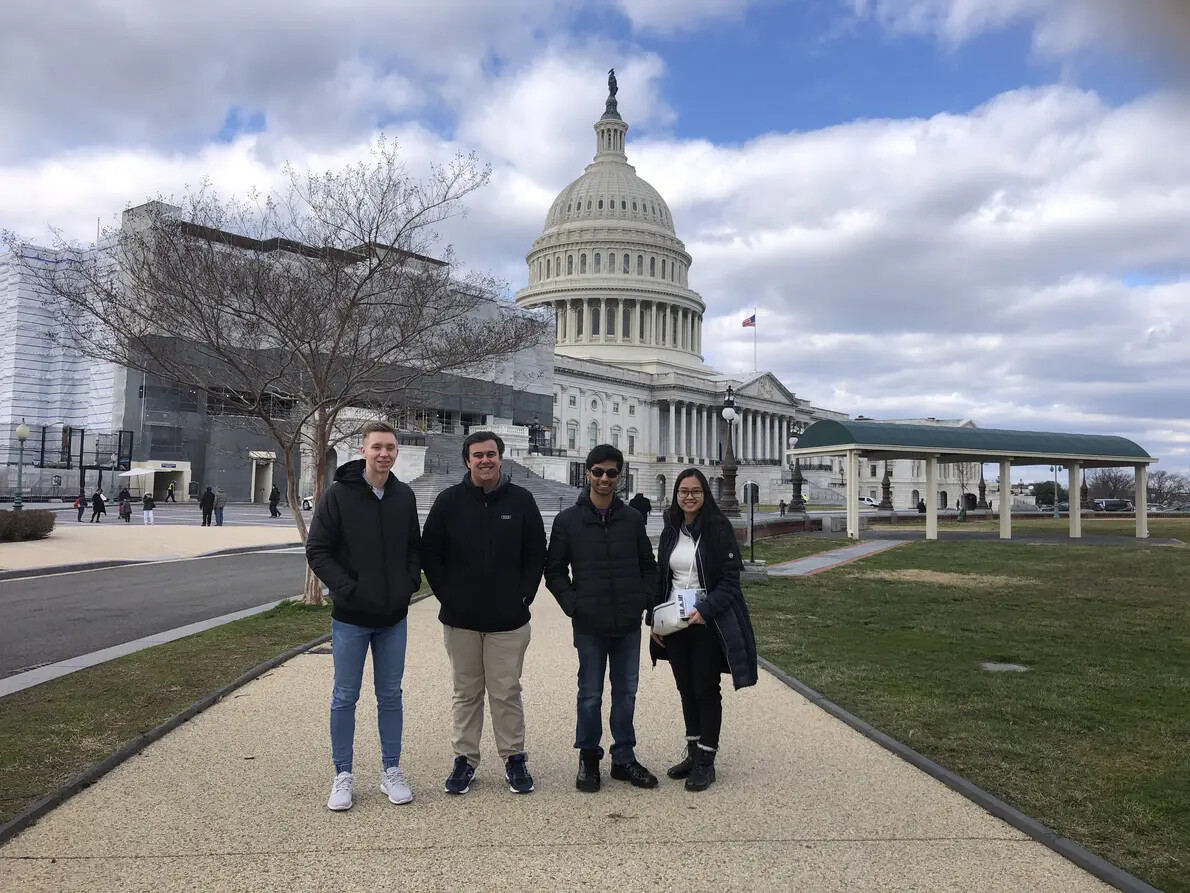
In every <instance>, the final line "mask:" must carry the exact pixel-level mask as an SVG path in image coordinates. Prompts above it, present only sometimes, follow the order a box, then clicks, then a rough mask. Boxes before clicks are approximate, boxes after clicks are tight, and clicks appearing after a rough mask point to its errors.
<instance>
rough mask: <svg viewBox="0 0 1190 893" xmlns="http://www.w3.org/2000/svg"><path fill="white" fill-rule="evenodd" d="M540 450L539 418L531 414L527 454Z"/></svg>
mask: <svg viewBox="0 0 1190 893" xmlns="http://www.w3.org/2000/svg"><path fill="white" fill-rule="evenodd" d="M540 452H541V420H540V418H538V417H537V416H533V424H532V425H530V426H529V455H532V454H533V453H540Z"/></svg>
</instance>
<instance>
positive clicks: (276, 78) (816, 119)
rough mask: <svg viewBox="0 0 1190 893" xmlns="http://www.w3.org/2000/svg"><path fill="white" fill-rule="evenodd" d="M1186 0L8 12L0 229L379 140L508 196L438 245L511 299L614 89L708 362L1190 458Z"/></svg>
mask: <svg viewBox="0 0 1190 893" xmlns="http://www.w3.org/2000/svg"><path fill="white" fill-rule="evenodd" d="M1185 59H1190V2H1187V0H1146V2H1145V3H1144V4H1139V3H1136V2H1130V0H753V2H749V0H502V2H500V3H495V2H490V0H437V2H435V3H432V4H426V3H422V2H416V0H338V2H336V3H330V2H328V0H285V2H282V0H250V2H245V0H207V2H206V3H204V4H191V5H190V8H186V5H184V4H180V3H160V2H154V0H61V2H57V3H53V4H33V3H31V2H20V3H15V4H13V3H7V4H0V95H2V96H3V97H4V101H3V102H2V103H0V229H2V228H9V229H13V230H16V231H18V232H21V233H24V234H26V235H29V236H31V237H34V238H44V237H46V233H48V231H49V229H50V228H51V227H56V228H59V229H60V230H62V231H63V232H64V233H66V234H67V235H68V236H71V237H74V238H78V239H80V240H84V241H87V240H90V239H93V237H94V235H93V234H94V231H95V224H96V218H97V217H100V218H102V219H103V221H104V222H105V223H111V222H113V220H114V219H115V215H117V214H118V212H119V211H120V210H121V209H123V208H124V207H126V206H127V205H129V204H137V203H139V202H141V201H143V200H144V199H145V198H147V197H151V196H154V195H157V194H166V195H169V194H177V193H180V192H182V191H183V190H184V189H185V187H186V186H187V185H189V184H194V183H196V182H198V181H199V180H200V179H201V178H202V177H204V176H210V177H211V179H212V180H213V181H214V183H215V184H216V185H217V186H218V187H219V188H220V189H221V190H222V191H225V192H238V193H243V192H245V191H246V190H248V189H249V188H250V187H252V186H254V185H256V186H261V187H265V188H267V187H268V186H269V184H270V183H273V182H276V181H277V180H278V175H279V169H280V168H281V166H282V165H283V164H284V163H285V162H286V161H290V162H293V163H294V164H295V165H297V166H298V167H300V168H306V167H313V168H316V169H323V168H326V167H328V166H331V167H337V166H340V165H341V164H343V163H345V162H347V161H350V160H355V159H360V158H364V157H366V155H367V151H368V147H369V145H370V144H371V141H372V140H373V139H374V138H375V136H376V135H377V133H378V132H381V131H383V132H384V133H386V134H387V135H389V136H391V137H393V138H396V139H397V140H398V142H399V143H400V145H401V146H402V149H403V152H404V154H405V157H406V159H407V161H408V164H409V167H410V169H411V170H412V171H413V172H418V171H421V170H424V169H425V166H426V165H427V164H429V163H430V162H431V161H433V160H436V159H442V158H446V157H448V156H450V155H451V154H452V153H454V152H456V151H458V150H465V151H471V150H474V151H475V152H477V153H478V154H479V156H480V158H481V159H482V160H483V161H485V162H487V163H490V164H491V166H492V170H493V176H492V182H491V185H490V186H489V187H488V188H487V189H485V190H484V191H483V192H482V193H480V194H479V195H477V196H476V197H475V200H474V201H473V202H472V203H471V213H470V214H469V215H468V217H467V218H466V219H465V220H461V221H458V222H457V223H455V224H454V225H452V226H450V227H448V228H447V230H446V232H445V235H446V236H447V237H448V239H449V241H450V242H452V243H453V244H454V246H455V249H456V252H457V253H458V255H459V257H460V258H461V259H462V260H464V261H465V262H466V264H467V265H468V266H469V267H474V268H478V269H482V270H486V271H491V272H494V273H496V274H497V275H499V276H501V277H503V278H504V279H506V280H507V281H508V283H509V286H510V289H512V290H514V289H516V288H519V287H521V286H522V285H524V283H525V279H526V269H525V263H524V256H525V253H526V252H527V251H528V249H529V247H530V245H531V244H532V241H533V239H534V237H535V236H536V235H537V234H538V233H539V231H540V229H541V226H542V223H543V219H544V216H545V212H546V210H547V209H548V207H549V205H550V203H551V201H552V199H553V197H554V195H555V194H556V193H557V192H558V191H560V190H561V189H562V188H563V187H564V186H565V185H566V184H567V183H568V182H569V181H570V180H571V179H573V178H574V177H576V176H578V175H579V174H580V173H581V172H582V168H583V166H584V165H585V164H586V163H587V162H588V161H589V160H590V156H591V155H592V153H593V152H594V137H593V134H592V130H591V124H592V123H593V122H594V121H595V119H596V118H597V117H598V116H599V114H600V113H601V112H602V108H603V99H604V97H605V95H606V86H605V84H606V72H607V69H608V68H610V67H612V66H615V68H616V70H617V76H618V79H619V83H620V92H619V100H620V111H621V113H622V114H623V115H624V117H625V119H626V120H627V121H628V122H629V123H630V124H631V128H632V129H631V130H630V132H629V141H630V142H629V147H628V154H629V160H630V161H631V162H632V163H633V164H635V165H636V167H637V171H638V173H639V174H640V175H641V176H643V177H644V178H645V179H647V180H649V181H651V182H652V183H653V184H654V185H655V186H656V187H657V188H658V189H659V190H660V191H661V193H662V194H663V195H664V196H665V197H666V198H667V200H668V202H669V205H670V207H671V209H672V211H673V215H674V220H675V223H676V225H677V228H678V234H679V236H681V237H682V238H683V239H684V240H685V242H686V246H687V248H688V249H689V251H690V253H691V254H692V255H693V257H694V266H693V267H692V269H691V274H690V279H691V285H692V287H693V288H695V289H696V290H698V291H699V292H700V293H701V294H702V295H703V297H704V299H705V300H706V302H707V305H708V321H707V326H706V330H705V332H704V347H705V349H706V352H707V359H708V361H709V362H710V363H712V364H713V365H715V366H717V367H719V368H721V369H725V370H728V371H736V372H748V371H750V370H751V367H752V336H751V330H749V329H744V328H742V327H741V326H740V321H741V320H742V318H743V317H745V316H747V315H748V314H750V313H751V312H752V311H753V309H755V310H756V311H757V312H758V316H759V327H758V337H759V339H760V342H759V355H760V366H761V367H762V368H765V369H771V370H773V371H774V372H776V374H777V375H778V376H779V377H780V378H781V379H782V380H783V381H784V382H785V383H786V384H787V385H788V386H789V387H790V388H791V389H792V390H793V391H795V392H796V393H797V394H799V395H800V396H802V397H805V398H807V399H809V400H811V401H813V402H815V403H817V404H819V405H822V406H826V407H830V408H832V409H841V410H844V411H847V412H851V413H856V414H861V413H862V414H864V415H869V416H876V417H906V416H937V417H955V416H957V417H971V418H973V419H975V420H976V421H977V422H978V423H979V424H981V425H984V426H989V427H993V426H998V427H1021V428H1043V429H1044V428H1051V429H1059V430H1063V429H1064V430H1074V431H1086V432H1104V433H1121V434H1125V435H1127V436H1130V437H1133V438H1135V439H1136V440H1138V441H1139V442H1140V443H1141V444H1143V445H1145V446H1146V447H1148V448H1149V449H1150V451H1151V452H1153V453H1154V455H1158V456H1160V457H1161V458H1162V466H1160V467H1169V468H1173V469H1175V470H1182V471H1185V470H1186V469H1187V467H1188V466H1190V149H1188V148H1187V147H1190V64H1188V63H1187V62H1186V61H1184V60H1185Z"/></svg>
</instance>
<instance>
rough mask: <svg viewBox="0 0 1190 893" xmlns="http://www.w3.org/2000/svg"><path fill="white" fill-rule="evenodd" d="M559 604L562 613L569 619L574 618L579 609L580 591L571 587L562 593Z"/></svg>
mask: <svg viewBox="0 0 1190 893" xmlns="http://www.w3.org/2000/svg"><path fill="white" fill-rule="evenodd" d="M558 604H560V605H561V606H562V613H563V614H565V615H566V616H567V617H574V612H575V609H576V608H577V607H578V589H577V588H576V587H574V586H571V587H570V588H569V589H567V590H566V591H565V592H563V593H562V595H561V597H560V598H559V599H558Z"/></svg>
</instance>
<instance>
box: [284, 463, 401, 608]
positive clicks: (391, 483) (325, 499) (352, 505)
mask: <svg viewBox="0 0 1190 893" xmlns="http://www.w3.org/2000/svg"><path fill="white" fill-rule="evenodd" d="M306 561H307V562H308V563H309V565H310V568H311V569H312V570H313V571H314V573H315V574H316V575H317V576H318V579H320V580H321V581H322V582H323V583H325V584H326V585H327V587H328V588H329V589H330V591H331V597H332V598H333V599H334V607H333V609H332V611H331V616H332V617H334V618H335V619H336V620H338V621H340V622H342V623H351V624H354V625H355V626H372V627H383V626H393V625H394V624H397V623H400V622H401V621H402V620H404V619H405V615H406V614H408V613H409V600H410V598H411V597H412V595H413V593H415V592H417V590H418V589H420V588H421V530H420V528H419V527H418V524H417V500H416V498H415V497H414V495H413V491H412V490H410V489H409V485H408V484H403V483H401V482H400V481H398V480H397V479H396V477H395V476H394V475H393V474H392V473H390V474H389V476H388V481H387V483H385V485H384V498H383V499H377V498H376V494H375V493H373V492H372V488H371V486H370V485H369V484H368V482H367V481H366V480H364V460H363V459H356V460H355V461H354V462H348V463H347V464H346V465H342V466H340V467H339V470H338V471H336V472H335V482H334V483H333V484H331V486H330V488H329V489H328V490H327V491H326V492H325V493H323V494H322V498H321V499H320V500H318V507H317V508H316V509H315V510H314V518H313V520H311V522H310V535H309V536H308V537H306Z"/></svg>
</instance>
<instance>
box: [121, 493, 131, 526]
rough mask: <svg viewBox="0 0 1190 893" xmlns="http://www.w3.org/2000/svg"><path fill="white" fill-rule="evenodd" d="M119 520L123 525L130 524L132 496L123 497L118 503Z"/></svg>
mask: <svg viewBox="0 0 1190 893" xmlns="http://www.w3.org/2000/svg"><path fill="white" fill-rule="evenodd" d="M119 511H120V520H121V521H123V522H124V523H125V524H131V523H132V496H131V495H127V496H124V497H123V498H122V499H121V500H120V502H119Z"/></svg>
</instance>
